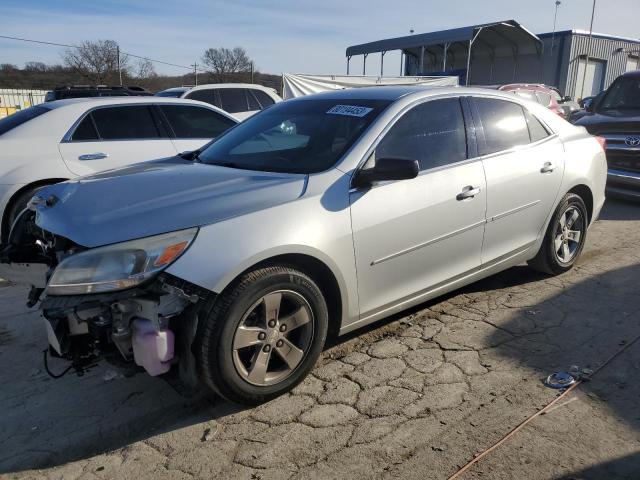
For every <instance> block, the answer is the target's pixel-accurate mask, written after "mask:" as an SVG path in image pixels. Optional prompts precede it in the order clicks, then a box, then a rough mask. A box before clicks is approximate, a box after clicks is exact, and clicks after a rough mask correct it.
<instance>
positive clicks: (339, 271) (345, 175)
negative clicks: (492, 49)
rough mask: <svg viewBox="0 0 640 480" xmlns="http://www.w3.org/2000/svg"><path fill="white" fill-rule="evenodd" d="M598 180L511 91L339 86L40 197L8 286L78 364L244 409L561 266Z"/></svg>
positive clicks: (569, 138) (600, 194) (537, 109)
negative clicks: (325, 366) (422, 316)
mask: <svg viewBox="0 0 640 480" xmlns="http://www.w3.org/2000/svg"><path fill="white" fill-rule="evenodd" d="M605 180H606V162H605V157H604V153H603V150H602V146H601V144H600V143H599V141H597V139H596V138H595V137H592V136H590V135H589V134H587V132H586V131H585V130H584V129H583V128H580V127H574V126H572V125H570V124H569V123H567V122H565V121H564V120H562V119H561V118H559V117H558V116H557V115H555V114H553V113H552V112H550V111H549V110H547V109H545V108H543V107H541V106H539V105H536V104H533V103H529V102H527V101H525V100H522V99H518V98H517V97H514V96H513V95H510V94H504V93H501V92H492V91H487V90H480V89H466V88H416V87H402V88H399V87H398V88H396V87H379V88H363V89H355V90H346V91H339V92H332V93H326V94H320V95H313V96H307V97H302V98H300V99H295V100H290V101H287V102H283V103H278V104H276V105H274V106H273V107H271V108H269V109H267V110H264V111H263V112H261V113H259V114H257V115H255V116H254V117H252V118H250V119H249V120H247V121H245V122H244V123H242V124H239V125H238V126H236V127H234V128H232V129H231V130H229V131H227V132H226V133H225V134H223V135H222V136H220V137H219V138H218V139H217V140H216V141H214V142H213V143H211V144H209V145H208V146H206V147H203V148H202V149H200V150H198V151H195V152H191V153H188V154H185V155H183V156H182V157H175V158H170V159H164V160H158V161H155V162H148V163H145V164H139V165H136V166H132V167H129V168H125V169H121V170H114V171H110V172H106V173H102V174H99V175H94V176H91V177H86V178H83V179H79V180H73V181H70V182H66V183H62V184H58V185H54V186H51V187H47V188H45V189H43V190H42V191H40V192H39V193H38V195H37V196H36V197H34V199H33V200H32V201H31V204H30V208H31V209H30V210H27V211H26V212H25V213H24V214H23V215H21V216H20V218H19V220H18V221H17V222H16V224H15V225H14V228H13V230H12V232H11V235H10V237H11V238H10V241H9V244H7V245H5V246H4V248H3V250H2V253H1V258H0V260H1V261H2V262H4V265H3V269H2V271H0V275H2V276H4V277H8V278H13V279H14V280H17V281H23V282H27V283H31V284H32V285H33V289H32V294H31V295H30V301H31V303H32V304H35V303H36V302H39V304H40V308H41V309H42V310H43V312H44V315H45V317H46V319H47V329H48V334H49V342H50V344H51V349H50V350H51V353H52V354H55V355H57V356H61V357H64V358H67V359H68V360H69V361H71V362H73V366H74V367H75V368H76V370H78V371H80V372H81V371H82V370H83V369H85V368H88V365H90V364H93V362H94V361H95V358H96V356H100V355H106V356H109V355H112V356H113V355H114V352H115V355H116V356H118V357H120V358H121V359H122V360H127V361H132V360H133V361H135V363H137V364H138V365H141V366H142V367H144V368H145V369H146V370H147V372H149V373H150V374H152V375H159V374H162V373H164V372H166V371H167V370H169V368H171V367H172V366H173V365H175V364H176V363H177V369H178V370H179V372H180V374H181V376H182V378H183V379H184V381H185V382H187V383H189V384H193V385H196V384H204V385H206V386H207V387H208V388H210V389H211V390H212V391H214V392H218V393H219V394H221V395H222V396H224V397H226V398H227V399H229V400H232V401H236V402H243V403H248V404H253V403H259V402H263V401H266V400H269V399H271V398H273V397H275V396H277V395H279V394H282V393H283V392H286V391H288V390H290V389H291V388H293V387H294V386H295V385H296V384H297V383H298V382H300V381H301V380H302V379H303V378H304V377H305V375H306V374H307V373H308V372H309V371H310V370H311V368H312V367H313V365H314V363H315V362H316V360H317V358H318V356H319V355H320V352H321V351H322V348H323V346H324V343H325V339H326V338H327V335H328V334H332V335H337V334H344V333H346V332H350V331H352V330H355V329H357V328H359V327H361V326H363V325H366V324H369V323H371V322H373V321H375V320H377V319H380V318H383V317H386V316H388V315H390V314H392V313H395V312H398V311H401V310H403V309H406V308H407V307H410V306H412V305H416V304H419V303H421V302H424V301H425V300H428V299H430V298H433V297H436V296H438V295H441V294H443V293H445V292H448V291H450V290H453V289H456V288H458V287H461V286H463V285H466V284H468V283H470V282H473V281H476V280H478V279H480V278H483V277H486V276H488V275H491V274H493V273H496V272H498V271H501V270H504V269H506V268H509V267H511V266H513V265H516V264H518V263H521V262H524V261H528V262H529V264H530V265H531V266H532V267H534V268H536V269H538V270H541V271H543V272H547V273H549V274H559V273H562V272H564V271H566V270H568V269H570V268H571V267H572V265H573V264H574V262H575V261H576V259H577V258H578V256H579V255H580V252H581V250H582V247H583V245H584V242H585V238H586V234H587V228H588V227H589V225H590V224H591V223H592V222H593V221H594V220H595V219H596V218H597V216H598V214H599V212H600V209H601V207H602V204H603V202H604V188H605ZM33 211H35V212H36V213H37V214H36V215H35V219H34V214H33ZM34 222H35V224H34ZM27 264H28V265H27ZM41 293H44V294H43V295H41Z"/></svg>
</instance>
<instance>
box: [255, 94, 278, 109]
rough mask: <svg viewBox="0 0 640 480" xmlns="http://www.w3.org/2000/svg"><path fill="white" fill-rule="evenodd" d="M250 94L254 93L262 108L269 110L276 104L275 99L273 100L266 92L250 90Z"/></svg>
mask: <svg viewBox="0 0 640 480" xmlns="http://www.w3.org/2000/svg"><path fill="white" fill-rule="evenodd" d="M249 93H253V94H254V95H255V96H256V98H257V99H258V101H259V102H260V105H261V106H262V108H267V107H269V106H271V105H273V104H274V103H276V102H274V100H273V98H271V97H270V96H269V95H267V94H266V92H263V91H262V90H249Z"/></svg>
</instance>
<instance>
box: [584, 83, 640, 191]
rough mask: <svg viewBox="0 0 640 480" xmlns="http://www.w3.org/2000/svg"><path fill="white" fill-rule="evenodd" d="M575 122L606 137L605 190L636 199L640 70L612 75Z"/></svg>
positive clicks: (639, 188)
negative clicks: (610, 82) (607, 171)
mask: <svg viewBox="0 0 640 480" xmlns="http://www.w3.org/2000/svg"><path fill="white" fill-rule="evenodd" d="M575 124H576V125H581V126H583V127H585V128H586V129H587V130H588V131H589V132H590V133H592V134H593V135H599V136H602V137H604V138H605V139H606V141H607V144H606V152H607V163H608V165H609V173H608V176H607V193H609V194H611V195H616V196H621V197H626V198H631V199H640V71H633V72H627V73H625V74H623V75H621V76H619V77H618V78H617V79H615V80H614V81H613V83H612V84H611V85H610V86H609V88H608V89H607V90H606V91H605V92H604V93H603V94H602V95H599V96H598V97H597V98H596V99H595V100H594V101H593V102H592V103H591V105H589V106H588V108H587V109H586V114H585V115H584V116H583V117H582V118H580V119H578V120H577V121H576V122H575Z"/></svg>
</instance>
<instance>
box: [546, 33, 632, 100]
mask: <svg viewBox="0 0 640 480" xmlns="http://www.w3.org/2000/svg"><path fill="white" fill-rule="evenodd" d="M538 37H539V38H540V39H541V40H542V41H543V43H544V54H543V83H546V84H547V85H554V86H557V87H558V88H559V89H560V91H561V92H564V94H565V95H570V96H571V97H573V98H583V97H588V96H590V95H596V94H597V93H599V92H601V91H602V90H603V89H605V88H607V87H608V86H609V85H610V84H611V82H613V81H614V80H615V79H616V78H617V77H618V76H620V75H622V74H623V73H625V72H628V71H631V70H638V69H640V59H639V54H640V40H636V39H631V38H623V37H615V36H613V35H605V34H601V33H594V34H593V35H592V37H591V39H589V32H586V31H583V30H566V31H562V32H556V33H555V34H553V33H542V34H540V35H538ZM587 55H588V63H587ZM585 66H587V68H586V72H585ZM583 80H584V88H583Z"/></svg>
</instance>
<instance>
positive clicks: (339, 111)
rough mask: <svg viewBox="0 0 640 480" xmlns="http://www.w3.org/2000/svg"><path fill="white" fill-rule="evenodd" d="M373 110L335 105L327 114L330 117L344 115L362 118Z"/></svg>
mask: <svg viewBox="0 0 640 480" xmlns="http://www.w3.org/2000/svg"><path fill="white" fill-rule="evenodd" d="M371 110H373V108H369V107H358V106H356V105H335V106H334V107H331V108H330V109H329V110H328V111H327V113H329V114H331V115H346V116H348V117H364V116H365V115H366V114H367V113H369V112H370V111H371Z"/></svg>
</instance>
